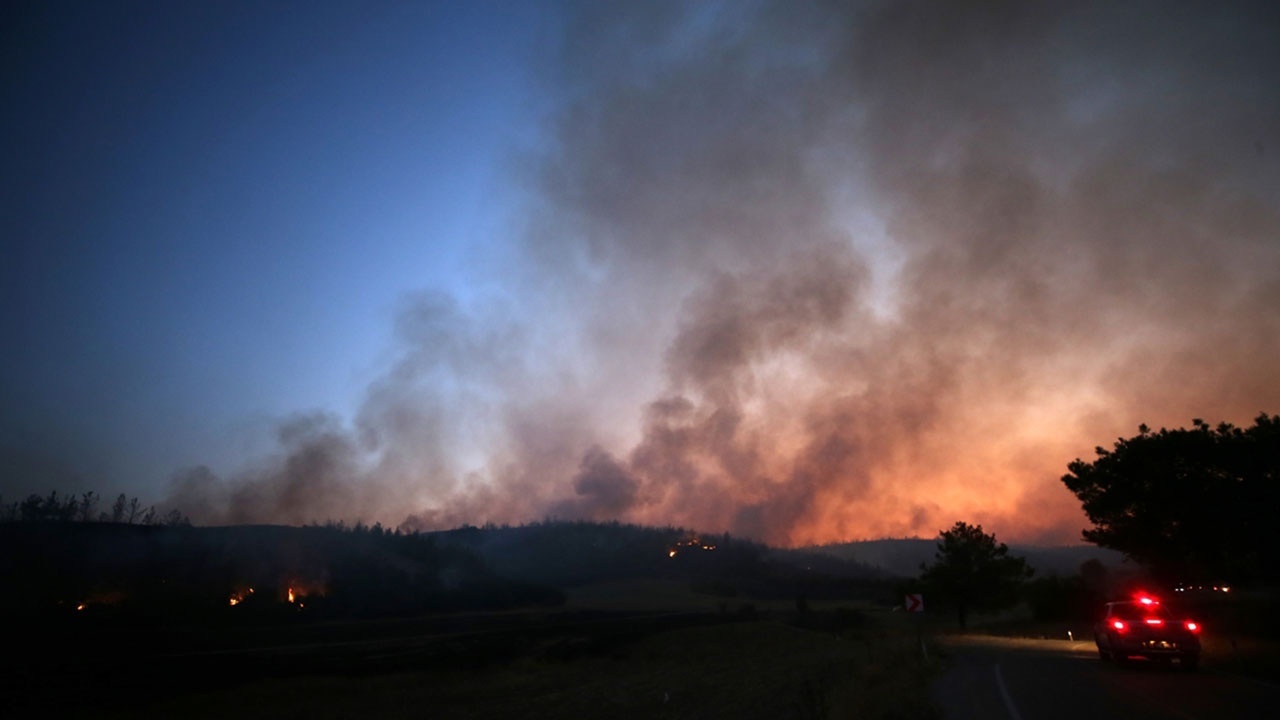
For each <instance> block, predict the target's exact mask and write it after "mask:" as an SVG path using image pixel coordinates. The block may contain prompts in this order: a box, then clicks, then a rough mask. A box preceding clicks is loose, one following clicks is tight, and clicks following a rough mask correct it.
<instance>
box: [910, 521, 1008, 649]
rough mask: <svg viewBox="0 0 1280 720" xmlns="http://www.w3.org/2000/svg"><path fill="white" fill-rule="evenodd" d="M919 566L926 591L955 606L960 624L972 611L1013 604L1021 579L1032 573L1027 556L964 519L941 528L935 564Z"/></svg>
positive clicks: (964, 623)
mask: <svg viewBox="0 0 1280 720" xmlns="http://www.w3.org/2000/svg"><path fill="white" fill-rule="evenodd" d="M920 569H921V570H923V571H924V572H923V574H922V575H921V576H920V580H921V582H922V583H923V585H924V587H925V589H926V593H927V594H929V595H930V596H932V597H934V598H937V601H938V602H940V603H941V604H943V605H947V606H950V607H953V608H955V611H956V619H957V620H958V621H959V623H960V627H965V625H966V623H967V622H968V618H969V613H970V612H971V611H974V610H999V609H1001V608H1005V607H1009V606H1011V605H1013V604H1014V603H1015V602H1016V601H1017V598H1018V589H1019V587H1020V586H1021V585H1022V581H1023V580H1026V579H1027V578H1029V577H1031V573H1032V571H1031V569H1030V568H1029V567H1027V562H1026V561H1025V560H1023V559H1022V558H1020V557H1015V556H1011V555H1009V546H1007V545H1005V544H1004V543H997V542H996V536H995V535H994V534H990V535H989V534H986V533H984V532H982V526H981V525H970V524H968V523H964V522H957V523H956V524H955V525H954V526H952V528H951V529H950V530H943V531H942V534H941V536H940V539H939V541H938V551H937V553H936V554H935V555H934V562H933V564H932V565H929V566H925V565H923V564H922V565H921V566H920Z"/></svg>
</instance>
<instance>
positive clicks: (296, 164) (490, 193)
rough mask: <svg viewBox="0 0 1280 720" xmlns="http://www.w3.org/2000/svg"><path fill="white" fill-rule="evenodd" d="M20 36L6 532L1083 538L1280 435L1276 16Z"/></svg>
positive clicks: (180, 21) (11, 152)
mask: <svg viewBox="0 0 1280 720" xmlns="http://www.w3.org/2000/svg"><path fill="white" fill-rule="evenodd" d="M2 12H3V13H4V17H3V21H2V22H0V28H3V29H2V30H0V32H3V37H2V38H0V40H2V42H0V47H2V48H3V51H2V52H3V57H4V64H3V68H4V75H3V80H4V86H3V93H4V98H3V102H0V122H3V137H4V167H5V170H6V172H5V173H4V175H3V183H4V184H3V204H2V206H0V242H2V243H3V245H2V248H0V250H2V252H3V255H2V258H0V260H2V261H0V283H2V284H0V292H2V293H3V295H2V296H0V347H2V348H3V350H4V351H3V352H2V353H0V495H2V496H3V498H4V500H5V502H6V503H8V502H12V501H14V500H17V499H21V498H23V497H25V496H26V495H27V494H28V493H33V492H34V493H41V494H45V493H48V492H49V491H52V490H56V491H58V492H61V493H79V492H84V491H88V490H92V491H95V492H98V493H100V494H102V495H104V496H107V497H108V498H110V497H113V496H114V495H115V494H117V493H121V492H123V493H127V494H129V495H137V496H139V497H140V498H141V499H142V500H144V501H145V502H155V503H157V504H159V505H160V506H161V507H162V508H169V507H176V508H177V509H179V510H180V511H183V512H185V513H187V514H189V515H190V516H191V517H192V519H193V520H195V521H196V522H198V523H237V522H258V523H261V522H279V523H295V524H296V523H305V522H314V521H323V520H325V519H339V518H340V519H344V520H347V521H356V520H361V521H365V522H373V521H380V522H382V523H384V524H386V525H391V526H403V527H406V528H410V529H413V528H419V529H432V528H441V527H451V526H456V525H458V524H461V523H477V524H479V523H484V522H523V521H527V520H537V519H542V518H545V517H561V518H573V519H590V520H611V519H619V520H624V521H630V522H642V523H653V524H660V525H668V524H675V525H684V526H687V527H692V528H696V529H699V530H702V531H707V532H722V531H730V532H733V533H735V534H739V535H745V536H749V537H753V538H758V539H763V540H766V541H769V542H774V543H778V544H802V543H807V542H830V541H838V540H847V539H853V538H869V537H884V536H907V535H923V536H929V535H933V534H934V533H936V532H937V531H938V530H939V529H941V528H946V527H950V526H951V525H952V524H953V523H954V522H955V521H957V520H962V521H965V522H970V523H978V524H982V525H984V527H986V528H987V529H989V530H992V531H995V532H997V533H998V534H999V536H1000V537H1001V539H1002V540H1016V541H1021V542H1033V541H1034V542H1070V541H1073V540H1077V539H1078V538H1079V531H1080V529H1081V528H1082V527H1084V526H1085V524H1086V519H1085V518H1084V517H1083V515H1082V513H1081V510H1080V506H1079V503H1078V501H1077V500H1076V499H1075V498H1074V497H1073V496H1072V495H1071V494H1070V493H1069V492H1068V491H1067V490H1066V489H1065V488H1064V487H1063V485H1062V483H1061V482H1060V478H1061V475H1062V474H1063V473H1064V472H1065V469H1066V466H1067V464H1068V463H1069V462H1071V461H1072V460H1073V459H1075V458H1077V457H1091V456H1092V453H1093V450H1094V448H1095V447H1097V446H1099V445H1103V446H1105V445H1107V444H1109V443H1110V442H1111V441H1112V439H1114V438H1116V437H1121V436H1129V435H1132V434H1133V433H1134V432H1136V429H1137V427H1138V425H1139V424H1142V423H1145V424H1147V425H1149V426H1151V427H1156V428H1158V427H1162V426H1169V427H1179V426H1186V425H1188V424H1189V423H1190V422H1191V420H1192V419H1193V418H1202V419H1205V420H1206V421H1208V422H1211V423H1217V422H1219V421H1226V422H1232V423H1236V424H1248V423H1249V422H1250V421H1251V420H1252V419H1253V418H1255V417H1256V416H1257V415H1258V413H1261V412H1272V413H1274V412H1277V410H1278V409H1280V365H1277V363H1276V362H1275V358H1276V357H1278V356H1280V313H1276V312H1275V309H1276V308H1277V307H1280V241H1277V238H1280V124H1278V123H1276V122H1275V118H1276V117H1278V116H1280V91H1278V88H1280V77H1278V76H1277V70H1278V69H1280V38H1278V37H1277V30H1276V28H1280V15H1278V13H1280V10H1278V9H1277V8H1276V7H1275V5H1274V4H1273V3H1267V2H1246V1H1244V0H1241V1H1240V2H1226V3H1215V4H1208V3H1194V2H1185V3H1184V2H1173V3H1169V2H1154V1H1153V2H1145V1H1138V0H1135V1H1134V2H1131V3H1114V2H1104V1H1102V0H1099V1H1098V2H1079V3H1044V4H1036V3H991V4H979V3H953V2H945V1H943V0H915V1H911V2H905V1H904V2H891V3H883V2H878V1H875V0H866V1H865V2H850V3H842V4H834V5H828V4H820V3H806V2H789V1H787V2H782V1H779V2H773V1H771V0H759V1H758V2H750V3H740V2H736V1H735V0H726V1H725V2H712V3H683V2H674V1H672V2H666V1H663V0H654V1H653V2H636V3H594V2H572V1H566V2H465V3H463V2H379V3H355V2H339V1H336V0H334V1H331V2H255V3H250V2H213V3H185V2H184V3H169V2H113V3H100V2H58V3H36V2H32V3H8V4H6V5H5V8H4V10H3V11H2Z"/></svg>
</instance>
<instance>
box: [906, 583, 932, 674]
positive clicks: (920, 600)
mask: <svg viewBox="0 0 1280 720" xmlns="http://www.w3.org/2000/svg"><path fill="white" fill-rule="evenodd" d="M903 607H905V608H906V609H907V612H909V613H911V614H912V615H913V616H914V617H915V624H916V642H918V643H919V644H920V655H921V656H922V657H924V661H925V662H929V649H928V648H926V647H925V644H924V595H923V594H921V593H907V598H906V601H905V602H904V603H903Z"/></svg>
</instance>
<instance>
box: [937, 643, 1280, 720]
mask: <svg viewBox="0 0 1280 720" xmlns="http://www.w3.org/2000/svg"><path fill="white" fill-rule="evenodd" d="M941 650H942V652H943V654H944V656H945V662H946V670H945V671H944V672H943V674H942V675H941V676H940V677H939V678H938V679H937V680H936V681H935V682H934V684H933V687H932V688H931V692H932V694H933V699H934V700H935V702H936V703H937V705H938V707H939V708H941V709H942V713H943V718H945V720H1006V719H1007V720H1068V719H1069V720H1080V718H1090V719H1091V720H1112V719H1114V720H1148V719H1150V720H1154V719H1156V718H1160V719H1161V720H1167V719H1169V718H1176V719H1177V720H1233V719H1235V718H1248V719H1249V720H1258V719H1259V718H1271V717H1275V715H1274V713H1275V712H1276V708H1277V707H1280V685H1276V684H1273V683H1270V682H1266V681H1262V680H1257V679H1253V678H1248V677H1244V676H1240V675H1234V674H1228V673H1223V672H1218V671H1215V670H1214V669H1213V667H1212V665H1211V664H1210V663H1209V662H1208V661H1206V662H1205V664H1204V665H1202V666H1201V668H1200V669H1198V670H1196V671H1194V672H1187V671H1183V670H1180V669H1178V667H1177V665H1176V664H1175V665H1157V664H1155V663H1147V662H1143V661H1139V660H1135V661H1133V662H1132V663H1131V664H1129V665H1127V666H1124V667H1117V666H1116V665H1114V664H1112V663H1104V662H1102V661H1100V660H1099V659H1098V654H1097V652H1096V648H1095V647H1094V645H1093V642H1092V641H1089V642H1068V641H1066V640H1018V639H1009V638H991V637H981V636H965V637H950V638H945V639H944V640H943V641H942V647H941Z"/></svg>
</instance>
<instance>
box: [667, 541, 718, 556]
mask: <svg viewBox="0 0 1280 720" xmlns="http://www.w3.org/2000/svg"><path fill="white" fill-rule="evenodd" d="M715 549H716V546H715V544H713V543H709V542H703V541H702V540H699V539H698V538H696V537H693V538H689V539H687V540H681V541H679V542H677V543H676V544H675V545H672V546H671V549H670V550H668V551H667V557H672V558H673V557H675V556H676V555H678V554H680V553H681V552H683V551H685V550H702V551H704V552H709V551H711V550H715Z"/></svg>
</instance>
